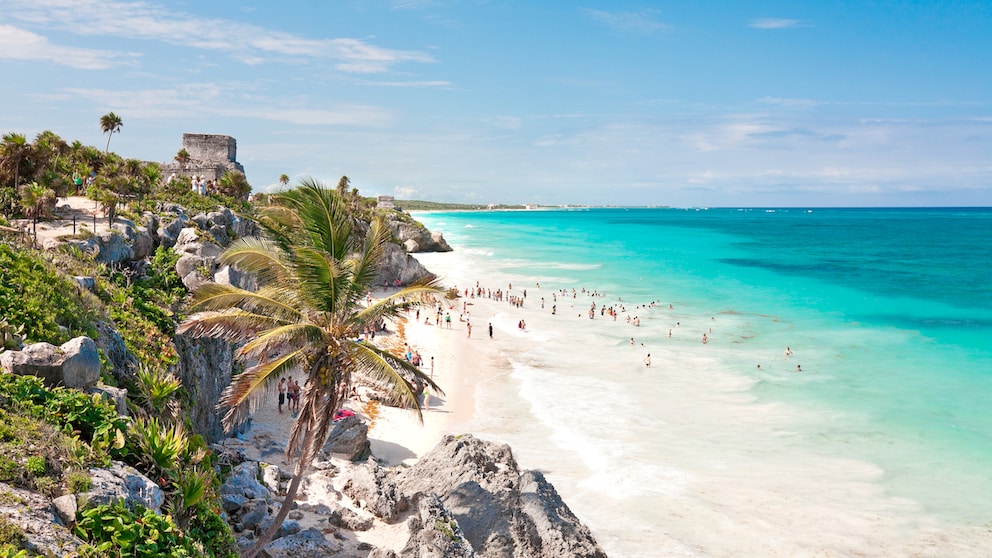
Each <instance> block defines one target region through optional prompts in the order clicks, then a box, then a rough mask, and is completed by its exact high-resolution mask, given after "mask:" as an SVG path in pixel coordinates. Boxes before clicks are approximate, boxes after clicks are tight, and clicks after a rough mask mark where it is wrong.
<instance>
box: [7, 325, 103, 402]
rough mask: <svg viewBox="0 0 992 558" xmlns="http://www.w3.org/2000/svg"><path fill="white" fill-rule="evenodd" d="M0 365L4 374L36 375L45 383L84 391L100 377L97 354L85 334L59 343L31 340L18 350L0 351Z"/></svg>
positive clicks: (94, 346)
mask: <svg viewBox="0 0 992 558" xmlns="http://www.w3.org/2000/svg"><path fill="white" fill-rule="evenodd" d="M0 368H2V369H3V371H4V372H7V373H8V374H18V375H21V376H26V375H31V376H38V377H40V378H42V379H43V380H45V383H46V384H47V385H49V386H66V387H71V388H77V389H81V390H84V391H85V390H87V389H89V388H91V387H93V386H95V385H96V383H97V381H98V380H99V379H100V354H99V353H98V352H97V347H96V343H94V342H93V340H92V339H90V338H89V337H76V338H75V339H71V340H69V341H67V342H66V343H63V344H62V346H60V347H56V346H55V345H52V344H50V343H34V344H32V345H27V346H25V347H24V348H23V349H21V350H20V351H5V352H4V353H2V354H0Z"/></svg>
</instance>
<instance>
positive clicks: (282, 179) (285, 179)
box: [279, 174, 289, 187]
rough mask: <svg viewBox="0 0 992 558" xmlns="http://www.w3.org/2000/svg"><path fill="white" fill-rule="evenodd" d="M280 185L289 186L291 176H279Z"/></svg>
mask: <svg viewBox="0 0 992 558" xmlns="http://www.w3.org/2000/svg"><path fill="white" fill-rule="evenodd" d="M279 184H282V185H283V187H285V186H286V185H287V184H289V175H288V174H280V175H279Z"/></svg>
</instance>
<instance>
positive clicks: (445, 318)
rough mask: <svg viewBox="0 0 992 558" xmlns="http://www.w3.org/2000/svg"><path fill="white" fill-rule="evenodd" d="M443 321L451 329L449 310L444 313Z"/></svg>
mask: <svg viewBox="0 0 992 558" xmlns="http://www.w3.org/2000/svg"><path fill="white" fill-rule="evenodd" d="M444 323H445V324H447V326H448V329H451V312H448V313H446V314H445V315H444Z"/></svg>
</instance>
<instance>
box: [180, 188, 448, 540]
mask: <svg viewBox="0 0 992 558" xmlns="http://www.w3.org/2000/svg"><path fill="white" fill-rule="evenodd" d="M270 201H271V205H268V206H266V207H263V208H261V209H260V214H259V219H258V222H259V225H260V226H261V227H262V230H263V231H264V233H265V236H264V238H255V237H251V238H243V239H240V240H238V241H237V242H235V243H234V244H232V245H231V246H230V247H229V248H228V249H227V250H225V251H224V253H223V254H222V255H221V257H220V259H221V261H222V262H223V263H224V264H227V265H231V266H232V267H238V268H240V269H242V270H244V271H247V272H250V273H252V274H254V275H255V276H256V278H257V280H258V284H259V289H258V290H257V291H255V292H250V291H246V290H242V289H239V288H236V287H233V286H230V285H222V284H218V283H206V284H204V285H203V286H201V287H200V288H199V289H198V290H197V291H196V292H195V293H194V297H193V301H192V307H191V309H192V310H194V311H196V313H195V314H193V315H191V316H189V318H188V319H187V320H186V321H185V322H184V323H183V324H182V325H180V327H179V328H178V331H179V332H180V333H188V334H191V335H193V336H196V337H200V336H208V337H219V338H224V339H227V340H229V341H232V342H238V343H244V344H243V345H242V346H241V348H240V349H239V351H238V356H239V357H240V358H241V359H243V360H244V361H246V365H247V367H246V369H245V370H244V371H243V372H242V373H240V374H239V375H238V376H237V377H236V378H234V379H233V381H232V382H231V384H230V385H229V386H228V387H227V388H226V389H225V391H224V393H223V394H222V396H221V399H220V402H219V405H220V406H221V407H222V408H225V409H226V413H225V415H224V419H223V420H224V424H225V426H226V427H227V428H229V429H230V428H233V427H234V426H235V425H237V424H240V423H241V422H242V421H243V420H244V419H245V418H246V417H247V415H248V413H249V410H250V408H251V406H252V403H255V402H257V400H258V398H259V397H260V395H261V393H262V391H263V388H264V387H265V386H267V385H271V384H272V383H273V382H274V380H275V379H276V378H278V377H279V376H280V375H284V374H285V373H287V372H290V371H293V370H296V371H302V373H303V374H304V375H305V377H306V382H305V384H304V386H303V394H302V403H301V406H300V411H299V415H298V417H297V418H296V420H295V422H294V423H293V428H292V430H291V432H290V437H289V441H288V443H287V445H286V458H287V460H289V461H292V460H294V459H295V460H296V467H295V470H294V476H293V479H292V481H291V482H290V485H289V488H288V489H287V492H286V497H285V499H284V500H283V503H282V507H281V508H280V509H279V513H278V514H277V515H276V517H275V520H274V521H273V522H272V525H271V526H270V527H269V528H268V529H267V530H266V531H265V533H263V534H262V536H261V537H260V538H259V539H258V541H257V542H256V543H255V544H254V546H252V547H251V549H249V550H248V551H247V553H246V554H245V556H248V557H253V556H255V554H257V553H258V552H259V551H260V550H261V549H262V548H263V547H264V546H265V545H266V544H268V542H269V541H270V540H271V539H272V536H273V535H274V534H275V532H276V531H277V530H278V529H279V526H280V525H281V524H282V522H283V520H284V519H285V518H286V515H287V514H288V513H289V511H290V507H291V506H292V503H293V500H294V498H295V497H296V494H297V492H298V491H299V488H300V482H301V481H302V480H303V476H304V474H305V473H306V471H307V469H308V468H309V466H310V463H311V462H312V461H313V459H314V457H315V456H316V454H317V452H318V450H319V449H320V448H321V447H322V446H323V445H324V442H325V440H326V439H327V436H328V433H329V430H330V426H331V424H332V423H333V417H334V415H335V413H336V412H337V411H338V410H339V409H340V408H341V405H342V403H343V401H344V400H345V399H346V398H347V397H348V394H349V392H350V389H351V385H352V378H353V375H354V376H358V377H364V378H367V379H369V380H371V381H374V382H376V383H378V384H379V385H383V386H386V387H387V388H388V389H389V393H390V395H391V399H392V402H393V403H395V404H399V405H402V406H406V407H409V408H413V409H416V411H417V415H418V417H419V416H420V406H419V402H418V400H417V397H416V394H415V392H414V389H413V386H412V385H411V384H410V383H409V382H408V381H407V380H405V379H404V378H403V377H402V376H401V375H400V373H399V371H398V370H400V369H405V370H407V371H409V372H410V373H412V374H414V375H415V376H417V377H418V378H420V379H421V380H422V381H423V382H425V383H426V384H429V385H430V386H431V387H432V388H433V389H438V387H437V385H435V384H434V382H433V381H431V379H430V378H428V377H427V376H425V375H424V374H423V373H422V372H420V370H418V369H417V368H416V367H414V366H413V365H411V364H409V363H407V362H406V361H405V360H403V359H402V358H400V357H398V356H396V355H393V354H391V353H390V352H389V351H386V350H383V349H380V348H378V347H376V346H375V345H374V344H372V343H368V342H361V341H357V339H359V338H360V336H361V334H362V333H363V332H365V331H367V330H368V329H369V328H372V327H376V326H377V325H378V324H379V323H380V321H381V320H382V319H384V318H391V317H397V316H399V313H400V311H401V310H402V306H404V304H406V303H402V304H398V301H402V300H426V299H425V297H427V296H430V295H435V294H440V293H441V290H440V289H439V287H438V284H437V282H436V281H435V280H430V281H424V282H422V283H418V284H415V285H412V286H410V287H407V288H405V289H402V290H400V291H398V292H395V293H393V294H391V295H388V296H386V297H385V298H383V299H381V300H379V301H377V302H375V303H373V304H370V305H368V306H366V305H365V300H364V299H365V296H366V295H367V293H368V292H369V291H370V290H371V288H372V287H373V282H374V280H375V276H376V272H377V269H378V266H379V263H380V261H381V260H382V257H383V255H384V253H385V252H384V251H385V248H386V246H387V244H388V243H389V242H390V237H391V233H390V229H389V227H388V225H386V223H385V221H384V220H383V219H381V218H379V219H375V220H373V221H372V222H371V223H370V224H368V225H367V227H359V226H356V225H357V224H356V223H355V222H354V221H353V220H352V218H351V216H350V215H349V214H348V213H347V209H346V205H345V202H344V201H343V200H342V199H341V197H340V195H339V194H338V193H337V192H336V191H335V190H332V189H329V188H326V187H325V186H324V185H323V184H321V183H320V182H317V181H314V180H310V179H307V180H304V181H303V182H302V183H301V185H300V186H299V187H298V188H295V189H293V190H290V191H288V192H284V193H280V194H273V195H272V196H271V197H270ZM411 304H416V303H411Z"/></svg>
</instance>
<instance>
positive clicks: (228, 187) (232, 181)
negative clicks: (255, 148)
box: [217, 171, 251, 200]
mask: <svg viewBox="0 0 992 558" xmlns="http://www.w3.org/2000/svg"><path fill="white" fill-rule="evenodd" d="M217 191H218V192H220V193H221V194H223V195H225V196H228V197H231V198H235V199H238V200H243V199H245V198H247V197H248V193H249V192H251V184H248V179H247V178H245V175H244V174H242V173H240V172H238V171H227V172H225V173H224V174H223V175H221V177H220V178H218V179H217Z"/></svg>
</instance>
